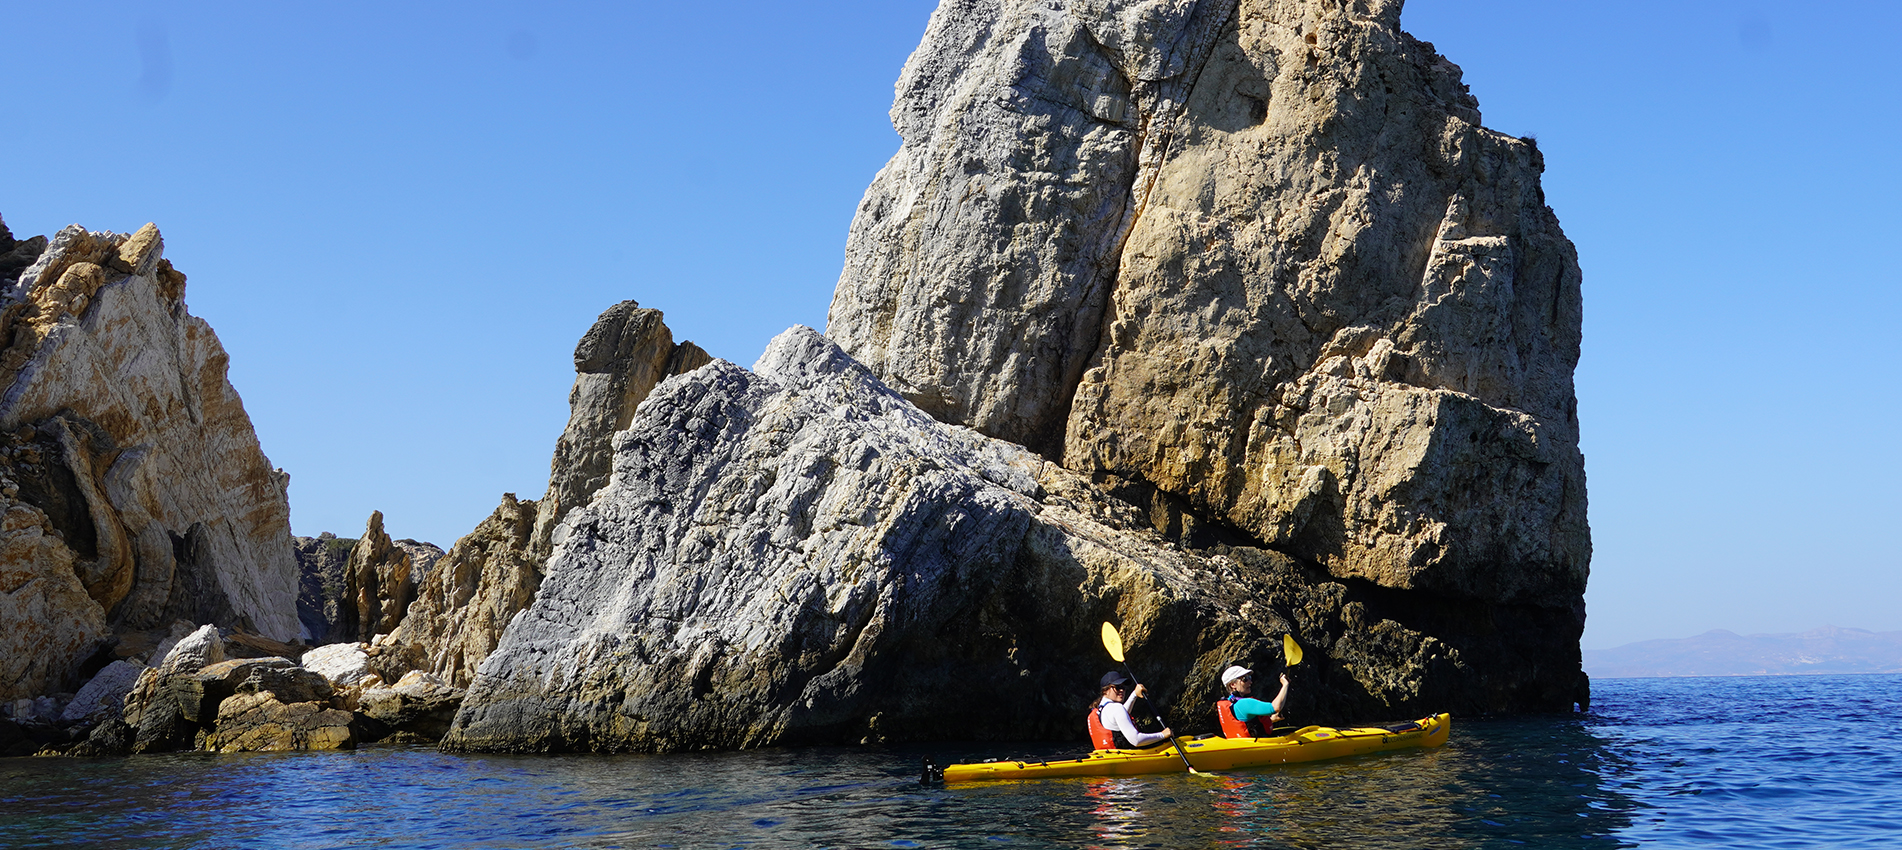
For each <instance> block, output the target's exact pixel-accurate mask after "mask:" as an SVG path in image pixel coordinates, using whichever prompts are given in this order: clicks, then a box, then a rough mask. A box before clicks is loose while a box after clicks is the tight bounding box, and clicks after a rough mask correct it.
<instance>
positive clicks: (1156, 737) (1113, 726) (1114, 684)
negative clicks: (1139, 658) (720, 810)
mask: <svg viewBox="0 0 1902 850" xmlns="http://www.w3.org/2000/svg"><path fill="white" fill-rule="evenodd" d="M1129 685H1130V680H1129V677H1128V676H1125V675H1123V674H1121V673H1118V672H1116V671H1114V670H1112V671H1110V672H1108V673H1105V674H1103V681H1102V690H1101V693H1102V697H1101V698H1100V699H1098V700H1097V703H1096V706H1095V707H1094V708H1092V709H1091V710H1090V713H1089V717H1088V721H1089V725H1090V742H1091V743H1092V744H1094V745H1095V746H1096V748H1097V749H1099V750H1134V749H1141V748H1143V747H1147V746H1149V745H1151V744H1156V743H1160V742H1162V741H1167V740H1169V739H1170V738H1171V737H1173V736H1174V735H1175V733H1174V732H1172V731H1170V730H1169V729H1168V728H1166V727H1165V728H1164V729H1163V730H1162V731H1161V732H1143V731H1141V730H1138V729H1137V728H1136V721H1135V720H1134V719H1132V718H1131V717H1130V716H1129V706H1130V704H1132V703H1134V702H1135V701H1136V700H1138V699H1141V698H1142V696H1143V692H1144V688H1143V686H1142V685H1137V686H1136V687H1135V689H1134V690H1131V689H1130V687H1129Z"/></svg>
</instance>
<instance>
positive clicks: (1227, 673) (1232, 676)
mask: <svg viewBox="0 0 1902 850" xmlns="http://www.w3.org/2000/svg"><path fill="white" fill-rule="evenodd" d="M1253 672H1255V671H1253V670H1250V669H1248V668H1247V667H1243V666H1240V665H1236V666H1233V667H1230V668H1228V669H1227V670H1223V671H1222V684H1224V685H1226V684H1228V683H1230V682H1233V681H1235V680H1236V679H1239V678H1241V677H1243V676H1246V675H1248V674H1250V673H1253Z"/></svg>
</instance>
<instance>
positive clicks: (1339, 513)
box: [828, 0, 1590, 633]
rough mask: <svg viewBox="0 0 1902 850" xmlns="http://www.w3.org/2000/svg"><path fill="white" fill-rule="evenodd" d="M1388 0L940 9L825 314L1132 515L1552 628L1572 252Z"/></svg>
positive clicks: (1512, 151)
mask: <svg viewBox="0 0 1902 850" xmlns="http://www.w3.org/2000/svg"><path fill="white" fill-rule="evenodd" d="M1399 16H1400V4H1399V3H1397V2H1376V3H1371V4H1363V5H1362V6H1355V7H1340V6H1331V5H1328V4H1313V3H1305V2H1294V0H1237V2H1232V3H1217V4H1179V3H1172V2H1163V1H1162V0H1156V2H1142V0H1130V2H1083V3H1072V4H1062V5H1052V4H1036V3H1028V2H1006V3H1001V4H945V5H944V6H942V7H941V8H940V9H939V11H938V12H937V14H936V15H935V16H934V17H933V20H932V24H931V28H930V30H929V31H928V32H927V34H926V37H925V42H924V44H922V45H921V46H920V47H919V49H918V52H917V53H915V54H914V55H913V56H912V58H911V61H910V62H909V63H908V64H907V65H906V70H905V72H904V75H903V77H902V78H901V79H900V82H899V86H898V101H897V103H896V104H895V105H894V107H893V111H892V114H893V122H894V125H895V126H896V127H897V129H898V130H899V133H900V135H901V136H903V138H904V145H903V147H902V148H901V150H900V151H899V153H898V155H897V156H895V157H894V158H893V160H892V162H891V163H890V164H888V165H887V166H886V168H885V170H884V171H882V172H881V173H880V174H879V176H878V178H877V179H876V180H875V181H874V183H873V185H872V187H871V188H870V189H869V190H868V191H867V193H866V197H865V201H864V202H863V203H862V204H861V206H860V209H859V213H858V216H857V217H856V218H855V220H854V223H853V228H852V235H851V240H850V242H849V243H848V247H847V260H846V267H845V272H844V274H843V275H842V276H841V278H840V282H839V287H838V290H837V292H836V294H835V295H834V299H833V304H832V310H831V314H830V316H829V327H828V333H829V334H830V335H832V336H833V337H834V338H835V339H837V340H838V341H839V342H840V344H841V345H842V346H843V347H845V348H846V350H847V351H849V352H851V353H852V354H853V355H854V356H855V357H858V358H859V359H861V360H862V361H863V362H865V363H866V365H868V366H869V367H871V368H872V369H873V370H874V372H876V373H877V374H878V375H879V376H880V377H881V378H883V379H884V380H885V381H887V382H888V383H890V384H891V385H892V386H893V387H894V388H895V389H898V390H900V391H901V392H903V393H904V394H905V395H906V397H907V398H909V399H912V400H914V401H916V402H917V403H918V404H919V405H920V406H921V407H923V408H924V409H925V410H927V411H929V412H931V413H932V414H933V415H934V416H937V417H938V418H940V419H942V420H944V421H947V422H954V423H962V424H968V425H970V426H972V427H974V428H977V429H978V430H980V431H983V432H985V433H987V434H992V435H996V436H1000V437H1004V438H1006V439H1010V440H1014V441H1017V442H1021V443H1024V444H1026V445H1029V446H1031V447H1032V448H1035V449H1037V450H1038V451H1040V452H1042V453H1044V454H1045V455H1046V456H1048V457H1051V458H1052V459H1060V460H1061V462H1062V463H1063V464H1064V465H1065V466H1067V467H1069V468H1071V469H1074V470H1077V471H1080V472H1084V473H1087V474H1089V475H1091V476H1092V477H1093V478H1095V479H1097V480H1099V481H1106V482H1114V483H1117V484H1118V485H1119V486H1121V487H1122V492H1128V493H1132V494H1135V493H1147V494H1149V496H1148V497H1147V498H1145V499H1143V500H1142V501H1145V502H1146V503H1149V504H1152V505H1153V506H1154V508H1155V509H1154V510H1153V511H1152V514H1154V519H1155V521H1156V525H1157V527H1158V528H1164V529H1169V530H1171V532H1172V533H1184V532H1187V531H1188V530H1191V529H1200V530H1202V531H1206V532H1210V533H1212V534H1213V536H1214V537H1220V538H1223V539H1231V540H1235V541H1239V542H1252V543H1255V544H1258V545H1265V546H1270V547H1273V548H1274V549H1276V550H1279V551H1282V552H1286V553H1288V554H1291V555H1294V556H1296V557H1298V558H1301V559H1303V560H1305V561H1308V562H1311V563H1314V564H1318V565H1320V566H1322V567H1323V568H1324V569H1325V570H1326V571H1327V572H1329V573H1331V574H1333V575H1335V576H1339V577H1343V578H1354V579H1366V580H1369V581H1372V582H1375V583H1377V584H1379V585H1381V586H1384V587H1389V588H1394V589H1402V590H1425V591H1429V592H1432V593H1435V594H1442V595H1452V596H1460V597H1468V598H1482V599H1495V600H1500V601H1508V600H1509V601H1513V602H1525V603H1531V604H1538V605H1543V606H1547V607H1550V608H1552V609H1554V610H1555V611H1558V612H1564V613H1562V614H1555V625H1554V627H1555V628H1562V629H1567V630H1572V631H1573V632H1574V633H1575V632H1576V631H1577V630H1578V629H1580V628H1582V619H1580V618H1579V617H1578V616H1577V615H1575V614H1574V613H1572V612H1574V611H1576V610H1582V608H1581V606H1580V605H1579V604H1578V603H1579V599H1580V598H1581V596H1582V593H1583V589H1584V585H1585V578H1586V573H1587V565H1588V562H1589V558H1590V536H1589V530H1588V528H1587V526H1586V521H1585V480H1584V468H1583V459H1582V457H1581V455H1580V454H1579V451H1578V422H1577V411H1576V401H1575V395H1574V391H1573V386H1572V373H1573V369H1574V367H1575V366H1576V364H1577V361H1578V355H1579V332H1580V326H1581V315H1582V314H1581V306H1580V273H1579V269H1578V264H1577V258H1576V253H1575V251H1574V249H1573V247H1572V245H1571V243H1570V242H1569V241H1568V240H1566V238H1565V236H1564V234H1563V233H1562V232H1561V231H1560V229H1559V226H1558V221H1557V219H1556V217H1555V216H1554V215H1553V213H1552V211H1551V210H1550V209H1548V208H1547V207H1546V205H1545V201H1544V196H1543V193H1542V190H1541V189H1540V186H1539V175H1540V173H1541V171H1542V170H1543V168H1544V162H1543V159H1542V157H1541V156H1540V154H1539V151H1538V149H1537V147H1536V146H1535V145H1534V144H1533V143H1531V142H1530V141H1526V140H1520V139H1515V138H1511V137H1508V136H1505V135H1502V134H1500V133H1496V132H1493V131H1491V130H1487V129H1485V128H1483V127H1481V126H1480V123H1479V122H1480V116H1479V112H1478V109H1477V103H1476V102H1475V101H1474V100H1473V98H1472V97H1471V96H1470V95H1469V94H1468V93H1467V91H1466V88H1465V86H1464V85H1463V84H1462V83H1461V82H1460V79H1459V69H1458V68H1457V67H1456V66H1454V65H1453V64H1452V63H1450V62H1448V61H1447V60H1446V59H1444V58H1442V57H1440V56H1439V55H1437V54H1436V53H1435V52H1434V51H1433V49H1432V47H1431V46H1430V45H1427V44H1425V43H1422V42H1420V41H1418V40H1416V39H1414V38H1412V37H1411V36H1408V35H1406V34H1405V33H1403V32H1401V31H1400V29H1399ZM978 33H982V34H983V35H982V37H981V38H980V37H978V36H977V34H978ZM1085 35H1087V36H1088V37H1087V38H1086V37H1084V36H1085ZM1056 432H1061V433H1060V434H1058V433H1056ZM1203 536H1204V537H1207V536H1208V535H1203Z"/></svg>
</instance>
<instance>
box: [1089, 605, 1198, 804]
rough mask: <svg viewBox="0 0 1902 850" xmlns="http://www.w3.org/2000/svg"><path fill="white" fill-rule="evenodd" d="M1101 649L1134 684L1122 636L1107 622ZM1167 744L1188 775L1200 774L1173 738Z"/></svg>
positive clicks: (1134, 676) (1134, 674) (1133, 672)
mask: <svg viewBox="0 0 1902 850" xmlns="http://www.w3.org/2000/svg"><path fill="white" fill-rule="evenodd" d="M1103 648H1104V649H1107V650H1109V655H1110V657H1111V658H1114V659H1116V663H1118V664H1121V665H1123V672H1125V673H1128V674H1129V680H1130V681H1132V682H1136V681H1137V679H1136V671H1134V670H1131V669H1129V662H1128V661H1125V660H1124V659H1123V636H1122V635H1121V634H1119V633H1117V631H1116V627H1115V626H1113V625H1110V624H1109V623H1107V622H1105V623H1104V624H1103ZM1169 744H1170V745H1171V746H1173V747H1175V748H1176V755H1178V756H1181V757H1182V766H1183V767H1186V768H1188V769H1189V772H1190V773H1196V774H1200V773H1202V771H1199V770H1196V769H1195V765H1192V764H1190V763H1189V754H1188V753H1185V752H1183V751H1182V745H1181V744H1179V743H1177V742H1176V739H1175V736H1173V735H1171V736H1169Z"/></svg>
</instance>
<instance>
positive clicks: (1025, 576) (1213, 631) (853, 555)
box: [443, 328, 1488, 751]
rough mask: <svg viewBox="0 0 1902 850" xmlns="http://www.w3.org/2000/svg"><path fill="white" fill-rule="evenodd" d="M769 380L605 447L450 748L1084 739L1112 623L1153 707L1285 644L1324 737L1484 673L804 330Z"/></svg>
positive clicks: (1356, 598) (649, 422)
mask: <svg viewBox="0 0 1902 850" xmlns="http://www.w3.org/2000/svg"><path fill="white" fill-rule="evenodd" d="M754 369H755V372H748V371H746V370H743V369H741V368H739V367H737V366H734V365H732V364H730V363H726V362H724V361H715V362H714V363H713V364H711V365H709V366H706V367H704V368H702V369H700V370H697V371H695V372H693V373H690V374H688V375H685V376H681V377H678V378H675V379H671V380H669V381H668V382H666V383H663V384H662V385H661V386H660V387H658V388H657V389H656V390H655V392H654V394H653V395H652V396H651V397H650V398H649V399H648V401H647V403H646V404H644V405H643V406H642V407H641V410H640V412H639V413H638V414H637V416H636V417H635V420H634V422H633V423H632V424H631V425H630V427H629V428H628V429H627V430H626V431H624V432H622V433H621V434H619V435H617V437H616V443H615V445H616V465H615V470H614V474H613V476H612V478H611V479H610V482H609V484H608V486H607V487H606V488H604V489H603V490H601V491H600V492H599V493H597V494H596V495H595V498H594V499H593V500H592V501H591V502H590V503H589V504H588V505H587V506H586V507H584V508H580V509H577V510H576V511H575V512H574V514H572V515H571V516H570V518H569V520H568V521H566V522H565V523H563V525H562V527H561V528H560V529H558V530H557V532H556V535H555V553H554V555H553V556H552V557H551V559H550V561H549V565H548V574H547V576H546V578H545V579H544V580H543V582H542V587H541V590H540V592H539V593H538V594H537V596H536V597H535V601H534V603H533V604H532V605H531V606H530V607H529V608H528V610H526V611H524V612H523V613H522V614H521V615H520V616H519V617H518V618H517V619H516V620H515V622H514V623H513V624H512V625H511V626H510V628H509V630H508V631H507V632H506V633H505V634H504V636H503V640H502V642H501V644H500V645H499V646H498V647H497V648H496V650H495V652H494V653H493V654H491V655H490V656H489V657H488V659H487V660H485V661H484V662H483V663H482V666H481V668H480V669H479V671H478V673H477V676H476V679H475V682H474V683H473V685H472V686H471V687H470V689H469V692H468V694H467V697H466V699H465V701H464V703H463V707H462V710H461V711H460V712H459V713H458V715H457V717H456V722H455V725H454V727H453V728H452V729H451V730H450V732H449V735H448V736H447V737H446V738H445V739H444V742H443V746H444V747H446V748H449V749H463V750H500V751H563V750H597V751H628V750H635V751H638V750H669V749H697V748H718V747H747V746H763V745H769V744H787V743H801V742H841V741H860V740H903V739H919V738H949V737H961V738H967V739H968V738H976V737H998V738H1034V737H1056V736H1071V735H1075V734H1077V732H1078V730H1079V729H1080V728H1081V720H1080V718H1081V714H1082V712H1083V710H1084V707H1085V705H1086V703H1087V699H1088V696H1089V692H1090V683H1091V682H1094V681H1095V680H1096V677H1097V676H1099V675H1100V674H1101V673H1102V670H1101V669H1099V668H1101V667H1102V666H1103V665H1104V663H1105V662H1104V661H1103V660H1102V658H1103V654H1102V649H1101V646H1100V644H1099V643H1098V635H1097V628H1098V625H1099V624H1100V623H1101V622H1102V621H1105V620H1111V621H1115V622H1117V623H1119V624H1120V625H1121V626H1122V628H1123V630H1124V634H1125V638H1126V642H1127V643H1128V645H1129V646H1130V647H1132V649H1131V651H1132V653H1140V655H1139V656H1138V657H1140V658H1142V659H1144V661H1143V664H1144V669H1145V679H1147V680H1148V681H1149V682H1151V683H1152V687H1154V688H1156V690H1157V694H1158V698H1159V699H1161V700H1163V701H1164V702H1165V703H1173V704H1188V705H1196V706H1200V705H1202V700H1204V699H1212V698H1213V697H1214V696H1215V693H1216V690H1217V689H1218V688H1219V684H1218V683H1216V682H1214V681H1213V680H1214V678H1215V676H1216V674H1217V672H1218V671H1219V670H1220V669H1221V668H1222V667H1224V666H1226V665H1228V664H1231V663H1236V662H1237V661H1241V662H1243V663H1251V664H1254V663H1262V664H1267V663H1272V659H1273V658H1274V657H1275V656H1276V655H1278V653H1279V650H1278V648H1277V646H1276V644H1275V641H1276V640H1278V637H1279V634H1280V633H1282V632H1294V633H1296V634H1297V635H1298V636H1299V637H1300V639H1301V640H1303V642H1304V643H1306V644H1307V645H1309V646H1311V647H1314V648H1315V649H1314V650H1313V651H1312V652H1313V654H1312V655H1311V657H1312V658H1314V659H1315V660H1313V661H1309V662H1307V663H1308V664H1309V665H1310V669H1311V670H1313V671H1314V673H1313V675H1314V677H1315V678H1314V679H1313V681H1312V682H1311V683H1308V685H1307V687H1305V688H1304V695H1303V696H1302V698H1301V699H1302V700H1304V702H1303V704H1302V705H1303V707H1304V708H1306V709H1308V710H1310V711H1321V710H1327V711H1330V712H1334V714H1333V716H1334V717H1336V718H1339V717H1341V716H1362V715H1365V714H1369V713H1381V714H1388V713H1391V714H1404V713H1409V712H1415V711H1418V712H1420V713H1425V711H1427V710H1429V707H1430V706H1433V705H1438V706H1446V705H1447V704H1448V703H1447V699H1448V697H1449V694H1448V692H1447V691H1448V689H1447V688H1446V683H1447V682H1448V681H1450V680H1449V679H1448V678H1447V677H1445V676H1442V675H1431V676H1429V675H1423V674H1425V673H1428V672H1432V673H1435V674H1441V673H1444V672H1445V671H1446V670H1449V669H1450V670H1466V669H1470V664H1471V661H1470V660H1469V659H1466V658H1465V656H1463V655H1462V653H1461V651H1460V650H1459V648H1457V647H1455V646H1451V645H1448V644H1446V643H1443V642H1442V641H1440V640H1438V639H1436V638H1435V637H1433V636H1431V635H1429V634H1426V633H1424V632H1422V631H1421V630H1420V629H1418V628H1414V627H1412V626H1409V625H1406V624H1403V623H1401V622H1399V621H1396V620H1393V619H1388V617H1389V616H1390V615H1389V614H1388V613H1387V612H1385V611H1376V610H1375V609H1373V608H1372V607H1370V606H1371V604H1374V603H1373V601H1372V600H1370V599H1368V598H1367V597H1366V595H1365V593H1364V592H1362V591H1355V590H1352V589H1350V588H1348V587H1346V586H1344V585H1342V584H1340V583H1337V582H1330V581H1327V580H1325V577H1324V576H1317V575H1314V574H1312V573H1311V572H1310V571H1307V570H1305V569H1304V568H1303V567H1301V566H1300V565H1299V564H1298V562H1295V561H1294V560H1292V559H1290V558H1287V557H1286V556H1282V555H1277V554H1274V553H1269V552H1259V551H1256V550H1235V552H1234V553H1233V554H1232V555H1221V556H1205V555H1199V554H1195V553H1191V552H1187V551H1184V550H1180V549H1178V548H1176V547H1175V546H1173V545H1171V544H1169V543H1167V542H1166V541H1165V540H1163V539H1162V538H1161V537H1160V536H1159V535H1158V534H1156V533H1155V532H1153V531H1150V530H1147V529H1145V528H1144V526H1145V525H1146V521H1145V517H1144V515H1143V513H1142V512H1141V511H1140V510H1138V509H1137V508H1135V507H1134V506H1131V505H1128V504H1126V503H1121V502H1118V501H1116V500H1114V499H1110V498H1107V497H1105V496H1103V495H1102V493H1101V492H1100V491H1098V490H1097V489H1096V488H1095V487H1094V486H1092V485H1091V483H1090V482H1089V481H1088V480H1087V479H1084V478H1082V477H1080V476H1077V475H1075V474H1074V473H1070V472H1068V471H1067V470H1064V469H1062V468H1061V467H1058V466H1056V465H1055V464H1050V463H1048V462H1046V461H1044V460H1043V459H1042V458H1040V457H1038V456H1037V455H1035V454H1032V453H1030V452H1028V451H1026V450H1024V449H1023V448H1021V447H1018V446H1015V445H1012V444H1010V443H1006V442H1003V441H1000V440H994V439H990V438H987V437H984V436H982V435H979V434H977V433H975V432H973V431H971V430H969V429H966V428H962V427H957V426H950V425H945V424H942V423H939V422H937V421H935V420H933V419H932V418H930V417H929V416H927V415H925V414H924V413H923V412H922V411H921V410H919V409H918V408H916V407H915V406H913V405H911V404H910V403H908V402H907V401H905V400H904V399H903V398H902V397H901V396H900V395H898V394H897V393H895V392H893V391H892V390H890V389H889V388H886V387H885V386H884V385H883V384H882V383H880V382H879V381H878V380H877V379H876V378H874V377H873V376H872V375H871V374H870V372H869V371H867V369H866V368H865V367H863V366H861V365H859V364H857V363H856V362H854V361H853V360H852V359H851V358H849V357H847V356H846V355H845V354H844V353H843V352H842V351H840V350H839V349H838V348H837V347H836V346H833V345H832V344H831V343H830V342H828V341H826V340H825V339H824V338H823V337H821V336H819V335H818V334H817V333H815V332H813V331H811V330H809V329H805V328H796V329H794V330H792V331H788V332H787V333H786V334H783V335H781V336H780V337H779V338H778V339H776V340H774V342H773V344H772V345H771V346H769V347H768V349H767V352H766V354H765V355H764V356H763V357H762V358H761V360H760V362H759V363H758V364H757V365H756V366H755V367H754ZM1375 636H1379V638H1378V640H1377V639H1376V637H1375ZM1478 660H1479V661H1481V662H1485V661H1487V660H1488V659H1484V658H1480V659H1478ZM1304 681H1305V679H1304ZM951 689H954V690H956V692H957V693H958V694H959V697H958V700H957V702H958V705H957V706H956V708H955V710H949V709H947V708H946V707H945V706H944V705H943V704H942V700H941V698H940V696H941V695H942V693H944V692H945V691H946V690H951ZM1204 694H1206V696H1204ZM1482 702H1483V700H1481V699H1471V698H1469V699H1466V700H1464V701H1463V702H1462V701H1459V700H1454V701H1453V703H1454V704H1455V705H1457V706H1458V707H1456V708H1455V710H1463V709H1466V708H1471V707H1474V706H1477V705H1479V704H1481V703H1482ZM1432 710H1438V709H1437V708H1433V709H1432ZM1199 714H1200V712H1199V711H1197V712H1196V713H1195V714H1191V715H1189V716H1188V718H1187V719H1186V720H1185V726H1194V725H1197V722H1196V721H1197V717H1198V716H1199ZM1309 716H1313V715H1309ZM1201 719H1202V720H1204V721H1206V723H1203V724H1201V725H1207V723H1212V722H1213V715H1212V714H1209V715H1208V717H1206V718H1201Z"/></svg>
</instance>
